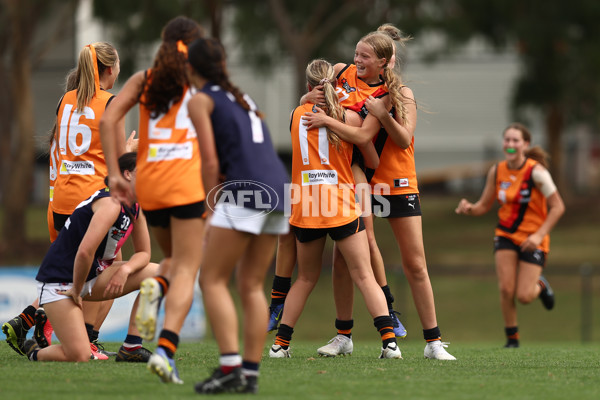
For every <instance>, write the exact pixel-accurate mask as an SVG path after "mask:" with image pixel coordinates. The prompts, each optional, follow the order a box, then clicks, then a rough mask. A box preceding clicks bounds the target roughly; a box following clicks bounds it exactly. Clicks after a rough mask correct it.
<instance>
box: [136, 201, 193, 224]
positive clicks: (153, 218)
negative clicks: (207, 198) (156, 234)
mask: <svg viewBox="0 0 600 400" xmlns="http://www.w3.org/2000/svg"><path fill="white" fill-rule="evenodd" d="M144 215H145V216H146V220H147V221H148V224H149V225H150V226H154V227H159V228H168V227H169V225H170V224H171V216H172V217H174V218H179V219H192V218H202V215H204V202H203V201H199V202H197V203H192V204H186V205H183V206H176V207H170V208H161V209H160V210H152V211H147V210H144Z"/></svg>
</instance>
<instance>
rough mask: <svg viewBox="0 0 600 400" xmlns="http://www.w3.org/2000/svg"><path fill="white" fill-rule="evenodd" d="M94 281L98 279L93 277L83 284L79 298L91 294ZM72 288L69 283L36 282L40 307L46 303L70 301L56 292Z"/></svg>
mask: <svg viewBox="0 0 600 400" xmlns="http://www.w3.org/2000/svg"><path fill="white" fill-rule="evenodd" d="M96 279H98V277H95V278H94V279H92V280H89V281H87V282H86V283H84V284H83V288H82V289H81V297H85V296H86V295H90V294H92V288H93V287H94V284H95V283H96ZM72 287H73V283H72V282H69V283H44V282H38V283H37V289H38V299H40V306H43V305H44V304H48V303H53V302H55V301H59V300H64V299H70V298H71V297H70V296H65V295H64V294H60V293H58V292H61V291H63V290H69V289H71V288H72Z"/></svg>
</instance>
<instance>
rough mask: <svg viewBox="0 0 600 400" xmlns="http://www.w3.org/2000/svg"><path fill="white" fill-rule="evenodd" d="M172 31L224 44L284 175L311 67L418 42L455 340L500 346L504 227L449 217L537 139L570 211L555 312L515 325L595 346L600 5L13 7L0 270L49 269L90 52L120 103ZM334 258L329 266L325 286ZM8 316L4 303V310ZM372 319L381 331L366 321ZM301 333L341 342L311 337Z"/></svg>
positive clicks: (2, 62) (422, 143) (556, 273)
mask: <svg viewBox="0 0 600 400" xmlns="http://www.w3.org/2000/svg"><path fill="white" fill-rule="evenodd" d="M177 15H186V16H188V17H191V18H194V19H195V20H197V21H198V22H200V23H201V24H202V25H203V26H204V27H205V29H206V34H207V35H210V36H214V37H218V38H220V39H221V40H222V42H223V43H224V45H225V48H226V50H227V53H228V68H229V72H230V76H231V79H232V81H233V82H234V83H235V84H237V85H238V86H239V87H240V88H241V89H242V90H243V91H245V92H246V93H248V94H249V95H250V96H251V97H252V98H253V99H254V100H255V102H256V103H257V104H258V106H259V108H260V109H261V110H262V111H263V112H264V113H265V115H266V121H267V124H268V126H269V128H270V131H271V135H272V137H273V141H274V144H275V146H276V148H277V151H278V152H279V154H280V156H281V158H282V159H283V160H284V161H286V162H287V163H289V161H290V157H291V154H290V137H289V115H290V112H291V111H292V110H293V108H294V107H295V106H296V105H297V104H298V99H299V98H300V96H301V95H302V94H303V93H304V91H305V81H304V70H305V67H306V65H307V64H308V62H310V60H312V59H314V58H325V59H327V60H328V61H330V62H332V63H335V62H344V63H352V62H353V55H354V47H355V45H356V42H357V41H358V40H359V39H360V38H361V37H362V36H363V35H364V34H366V33H368V32H370V31H372V30H375V29H377V27H378V26H379V25H381V24H383V23H392V24H394V25H395V26H397V27H398V28H400V29H401V30H402V31H403V32H404V33H405V35H406V36H411V37H412V38H413V39H412V40H411V41H409V42H407V44H406V47H405V48H398V56H399V57H398V58H399V59H400V62H399V64H400V65H399V68H398V72H399V73H400V74H401V75H402V78H403V81H404V82H405V84H407V85H408V86H410V87H411V88H412V89H413V91H414V93H415V96H416V99H417V102H418V105H419V110H420V112H419V120H418V125H417V130H416V133H415V149H416V163H417V172H418V179H419V184H420V188H421V192H422V195H421V201H422V208H423V213H424V214H423V224H424V227H423V232H424V236H425V249H426V252H427V257H428V264H429V269H430V274H431V276H432V282H433V284H434V291H435V293H436V301H437V304H438V314H439V319H440V327H441V328H442V331H443V333H444V336H445V338H448V339H453V340H462V339H465V340H467V339H469V340H472V339H478V340H487V339H491V340H498V341H499V342H501V341H502V340H503V332H502V322H501V316H500V310H499V304H498V294H497V289H496V280H495V275H494V268H493V255H492V235H493V228H494V226H495V223H496V217H495V215H494V213H493V212H490V213H489V215H486V216H484V217H481V218H477V219H474V218H468V217H464V216H463V217H459V216H456V215H454V207H455V206H456V204H457V203H458V201H459V200H460V198H462V197H467V198H469V199H470V200H471V201H474V200H476V199H477V198H478V197H479V194H480V192H481V189H482V187H483V182H484V177H485V173H486V171H487V169H488V168H489V167H490V165H492V163H494V162H496V161H498V160H501V159H502V152H501V137H502V131H503V129H504V128H505V127H506V126H507V125H508V124H509V123H511V122H513V121H519V122H522V123H524V124H526V125H527V126H528V127H529V128H530V129H531V131H532V134H533V144H534V145H535V144H537V145H540V146H542V147H543V148H544V149H545V150H546V151H548V153H549V154H550V156H551V173H552V175H553V177H554V179H555V181H556V182H557V184H558V187H559V190H560V192H561V194H562V196H563V198H564V199H565V202H566V204H567V212H566V213H565V215H564V216H563V218H562V220H561V221H560V222H559V224H558V225H557V227H556V228H555V229H554V231H553V233H552V250H551V253H550V256H549V259H548V268H547V275H548V276H549V278H550V280H551V283H552V284H553V286H554V287H555V290H556V291H557V296H558V299H557V308H556V309H555V310H553V311H552V313H547V312H545V310H542V307H541V305H539V304H532V305H531V306H528V307H525V308H523V310H520V311H519V313H520V316H521V319H522V323H521V324H520V325H521V331H522V339H524V340H525V338H526V337H530V338H531V340H534V339H535V340H563V339H566V340H574V341H579V340H581V341H589V340H595V341H597V340H600V319H599V316H598V311H597V309H598V308H599V307H600V302H599V300H600V290H599V289H598V286H599V285H600V277H599V275H600V250H599V249H600V203H599V201H600V129H599V128H600V126H599V125H600V78H599V71H600V24H598V21H599V20H600V3H599V2H598V1H597V0H572V1H570V2H569V3H568V4H566V3H564V2H562V1H559V0H545V1H543V0H529V1H522V0H487V1H480V0H429V1H428V0H420V1H419V0H402V1H400V0H396V1H393V0H346V1H334V0H320V1H318V2H315V4H310V3H306V2H299V1H292V0H244V1H242V0H237V1H235V0H222V1H219V0H205V1H199V0H153V1H150V0H102V1H100V0H96V1H94V0H0V93H2V96H0V126H2V129H1V130H0V204H1V207H0V271H2V268H1V266H13V267H14V266H17V267H18V266H36V265H38V264H39V262H40V261H41V259H42V257H43V255H44V253H45V251H46V250H47V248H48V245H49V241H48V234H47V225H46V219H45V218H46V207H47V204H48V158H47V147H48V140H47V136H48V131H49V130H50V129H51V127H52V125H53V123H54V119H55V118H56V107H57V103H58V100H59V99H60V97H61V95H62V93H63V84H64V78H65V76H66V75H67V73H68V72H69V71H70V70H71V69H72V68H73V67H75V66H76V60H77V55H78V53H79V51H80V49H81V48H82V47H83V46H85V45H86V44H89V43H92V42H96V41H109V42H111V43H113V44H114V45H115V46H116V48H117V50H118V51H119V55H120V58H121V75H120V77H119V81H118V82H117V85H116V86H115V88H114V89H113V90H112V92H113V93H115V94H116V93H118V90H119V87H120V86H121V85H122V84H123V83H124V82H125V81H126V80H127V78H128V77H129V76H130V75H131V74H132V73H133V72H134V71H137V70H139V69H146V68H150V67H151V66H152V60H153V57H154V53H155V51H156V49H157V46H158V43H159V38H160V32H161V29H162V27H163V26H164V25H165V23H166V22H167V21H168V20H170V19H171V18H173V17H175V16H177ZM137 117H138V116H137V111H136V110H134V111H132V112H131V113H130V114H129V115H128V116H127V131H128V132H130V131H131V130H136V129H137ZM288 165H289V164H288ZM376 233H377V238H378V242H379V245H380V247H381V249H382V253H383V256H384V260H385V261H386V264H387V266H388V268H389V271H390V281H391V282H392V291H393V292H394V293H395V294H396V297H397V303H399V306H398V307H397V308H398V309H400V310H401V311H402V312H403V322H404V323H405V325H407V327H408V329H409V332H412V333H413V334H412V338H415V340H420V337H421V334H420V324H419V322H418V318H417V316H416V312H415V310H414V305H413V303H412V300H411V297H410V293H409V290H408V286H407V285H406V282H405V280H404V276H403V274H402V268H401V265H400V263H401V261H400V254H399V252H398V249H397V246H396V244H395V241H394V240H393V237H392V235H391V230H389V227H388V225H387V223H386V222H385V221H377V225H376ZM154 249H156V250H157V252H156V253H154V254H153V259H154V260H160V258H161V254H160V252H159V251H158V248H157V247H156V246H154V248H153V250H154ZM330 260H331V257H330V254H329V253H327V254H325V256H324V259H323V271H324V273H327V271H328V270H329V268H330V264H331V262H330ZM267 286H269V287H270V281H269V282H267ZM329 286H330V279H329V276H327V275H325V276H324V277H323V279H322V282H321V283H320V285H319V288H318V293H316V294H315V296H314V299H315V300H311V302H309V304H308V308H307V311H306V312H305V315H307V314H311V315H313V316H314V318H316V316H322V319H320V320H318V321H321V322H315V323H320V324H322V325H323V329H329V330H331V333H332V334H333V318H334V317H333V302H332V301H331V294H330V293H329V291H330V289H329ZM359 297H360V296H359V295H357V298H359ZM315 302H318V303H315ZM361 302H362V300H358V301H357V317H356V319H357V325H358V326H357V329H358V331H357V332H360V329H362V328H361V325H360V323H359V322H358V320H359V319H361V318H359V316H360V315H362V314H361V313H364V307H363V306H362V303H361ZM8 303H10V298H9V296H8V295H4V296H3V295H2V294H1V293H0V307H3V306H5V305H6V304H8ZM311 304H314V307H313V306H312V305H311ZM324 305H327V306H324ZM329 306H330V307H329ZM311 307H312V308H311ZM361 307H362V308H361ZM0 311H1V310H0ZM0 315H3V314H2V312H0ZM365 315H366V314H365ZM303 320H305V321H307V320H309V317H308V316H305V317H303ZM362 320H364V321H363V323H364V326H365V331H366V332H367V331H368V332H369V334H370V333H372V332H371V330H372V327H371V326H370V325H371V323H370V322H369V321H370V318H368V317H366V316H365V318H362ZM528 321H530V322H528ZM301 323H302V322H301ZM411 329H412V330H411ZM315 332H318V334H317V333H315ZM327 332H328V331H327ZM298 335H299V336H302V335H305V337H307V338H315V339H317V338H318V339H322V338H324V337H327V336H328V334H325V336H323V330H318V329H316V330H315V329H312V328H311V329H305V332H303V331H302V330H299V332H298ZM311 335H316V336H315V337H313V336H311ZM365 335H366V334H365ZM410 337H411V335H410V334H409V338H410Z"/></svg>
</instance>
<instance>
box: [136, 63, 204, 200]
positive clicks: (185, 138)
mask: <svg viewBox="0 0 600 400" xmlns="http://www.w3.org/2000/svg"><path fill="white" fill-rule="evenodd" d="M148 75H149V73H148ZM149 78H150V77H149ZM191 97H192V93H191V89H189V88H184V94H183V96H182V97H181V100H179V101H178V102H177V103H175V104H173V105H171V108H170V109H169V111H168V112H167V113H166V114H161V115H159V116H157V117H156V118H153V117H152V116H151V113H150V111H149V110H148V109H147V108H146V107H144V106H143V102H144V96H142V99H141V104H140V126H139V140H140V141H139V147H138V155H137V177H136V187H135V189H136V194H137V199H138V202H139V203H140V205H141V206H142V208H143V209H144V210H150V211H153V210H160V209H165V208H171V207H176V206H183V205H187V204H192V203H197V202H200V201H203V200H204V198H205V197H206V196H205V193H204V186H203V185H202V178H201V171H200V151H199V149H198V139H197V137H196V131H195V129H194V126H193V125H192V122H191V120H190V118H189V116H188V108H187V104H188V102H189V100H190V99H191Z"/></svg>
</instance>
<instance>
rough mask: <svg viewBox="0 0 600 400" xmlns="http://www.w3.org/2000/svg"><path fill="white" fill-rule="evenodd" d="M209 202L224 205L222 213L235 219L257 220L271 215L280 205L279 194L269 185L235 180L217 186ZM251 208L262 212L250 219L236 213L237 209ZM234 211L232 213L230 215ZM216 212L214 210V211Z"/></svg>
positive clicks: (207, 196)
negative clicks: (229, 211) (230, 211)
mask: <svg viewBox="0 0 600 400" xmlns="http://www.w3.org/2000/svg"><path fill="white" fill-rule="evenodd" d="M206 198H207V200H208V199H211V198H212V200H213V201H212V202H211V203H212V204H215V205H216V206H218V205H223V206H224V207H223V208H222V211H223V212H224V213H225V214H226V215H227V216H228V217H231V218H234V219H246V218H255V217H257V216H262V215H265V214H269V213H270V212H271V211H273V210H275V209H276V208H277V206H278V205H279V201H280V200H279V196H278V195H277V192H276V191H275V190H274V189H273V188H272V187H271V186H269V185H267V184H264V183H262V182H257V181H250V180H248V181H244V180H235V181H229V182H225V183H221V184H220V185H217V186H215V187H214V188H212V189H211V190H210V192H208V194H207V195H206ZM240 208H249V209H254V210H258V211H260V212H259V213H258V214H257V213H253V214H251V215H250V216H248V217H243V216H241V215H242V214H240V213H235V212H234V211H235V210H236V209H240ZM228 210H232V213H228V212H227V211H228ZM213 211H214V210H213Z"/></svg>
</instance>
